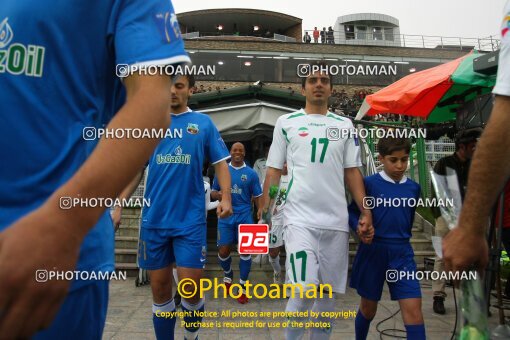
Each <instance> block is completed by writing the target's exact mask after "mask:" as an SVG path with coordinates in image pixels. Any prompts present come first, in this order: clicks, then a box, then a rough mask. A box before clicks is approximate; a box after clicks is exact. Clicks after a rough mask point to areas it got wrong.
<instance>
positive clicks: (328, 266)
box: [310, 230, 349, 340]
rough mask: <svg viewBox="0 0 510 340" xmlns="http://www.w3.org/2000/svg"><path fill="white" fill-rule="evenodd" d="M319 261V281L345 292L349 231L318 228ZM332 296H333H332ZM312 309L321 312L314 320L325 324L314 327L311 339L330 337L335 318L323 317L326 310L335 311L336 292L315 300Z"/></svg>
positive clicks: (339, 291) (334, 289)
mask: <svg viewBox="0 0 510 340" xmlns="http://www.w3.org/2000/svg"><path fill="white" fill-rule="evenodd" d="M318 232H319V239H318V242H319V244H320V247H318V262H319V282H320V283H321V284H327V285H328V286H329V287H330V288H329V287H328V289H329V290H332V292H333V293H340V294H343V293H345V287H346V285H347V272H348V269H349V233H348V232H343V231H334V230H318ZM331 296H332V297H331ZM312 311H314V312H315V313H319V314H318V315H319V317H318V318H316V319H315V320H313V321H314V322H316V323H319V322H320V323H321V324H322V325H324V326H321V327H312V328H311V329H310V339H312V340H322V339H329V337H330V336H331V332H332V329H333V326H334V321H335V320H334V318H325V317H322V316H321V315H322V313H324V312H334V311H335V297H334V294H330V295H326V294H324V297H323V298H321V299H317V300H315V303H314V305H313V307H312ZM316 315H317V314H316Z"/></svg>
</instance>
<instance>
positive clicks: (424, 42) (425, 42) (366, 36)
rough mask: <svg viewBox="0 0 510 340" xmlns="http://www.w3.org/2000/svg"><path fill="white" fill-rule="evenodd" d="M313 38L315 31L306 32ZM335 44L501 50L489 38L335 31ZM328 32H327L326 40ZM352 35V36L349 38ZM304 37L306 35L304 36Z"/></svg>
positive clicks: (493, 39)
mask: <svg viewBox="0 0 510 340" xmlns="http://www.w3.org/2000/svg"><path fill="white" fill-rule="evenodd" d="M304 32H308V33H309V34H310V36H312V43H313V41H314V40H313V30H305V31H304ZM333 32H334V33H333V37H334V44H336V45H338V44H340V45H358V44H359V45H378V46H379V45H381V46H401V47H418V48H436V49H460V50H470V49H473V48H474V49H477V50H479V51H496V50H498V49H499V45H500V40H499V39H497V38H495V37H493V36H489V37H486V38H461V37H443V36H426V35H410V34H388V33H383V32H379V33H367V32H352V33H344V32H339V31H333ZM327 33H328V31H326V36H325V40H326V39H327V35H328V34H327ZM349 34H350V36H349ZM303 35H304V34H303ZM318 43H319V44H327V42H326V41H325V42H322V41H321V39H320V36H319V42H318Z"/></svg>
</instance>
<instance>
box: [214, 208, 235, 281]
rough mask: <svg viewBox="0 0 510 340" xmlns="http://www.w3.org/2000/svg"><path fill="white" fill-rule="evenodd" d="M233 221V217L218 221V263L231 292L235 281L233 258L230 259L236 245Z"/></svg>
mask: <svg viewBox="0 0 510 340" xmlns="http://www.w3.org/2000/svg"><path fill="white" fill-rule="evenodd" d="M233 221H234V219H233V216H230V217H228V218H225V219H221V220H219V221H218V242H217V244H218V262H219V264H220V266H221V268H222V269H223V282H224V283H225V286H226V288H227V290H230V286H231V285H232V280H233V279H234V270H233V269H232V258H231V257H230V252H231V250H232V244H233V243H234V226H233V223H232V222H233ZM236 231H237V228H236Z"/></svg>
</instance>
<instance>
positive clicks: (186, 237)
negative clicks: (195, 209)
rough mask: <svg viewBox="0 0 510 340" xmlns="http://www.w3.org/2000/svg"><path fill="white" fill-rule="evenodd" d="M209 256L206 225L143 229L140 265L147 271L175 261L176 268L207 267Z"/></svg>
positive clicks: (139, 245)
mask: <svg viewBox="0 0 510 340" xmlns="http://www.w3.org/2000/svg"><path fill="white" fill-rule="evenodd" d="M206 257H207V226H206V225H205V224H199V225H196V226H190V227H186V228H166V229H156V228H143V227H142V228H141V231H140V240H139V241H138V265H139V266H140V268H143V269H147V270H156V269H162V268H166V267H168V266H170V265H171V264H172V263H174V262H175V263H176V265H177V267H186V268H197V269H202V268H204V267H205V260H206Z"/></svg>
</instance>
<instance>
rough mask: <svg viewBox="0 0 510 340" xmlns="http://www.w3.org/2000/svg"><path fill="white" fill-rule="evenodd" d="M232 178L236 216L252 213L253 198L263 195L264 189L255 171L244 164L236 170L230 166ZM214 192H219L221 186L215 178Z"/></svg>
mask: <svg viewBox="0 0 510 340" xmlns="http://www.w3.org/2000/svg"><path fill="white" fill-rule="evenodd" d="M228 170H229V171H230V178H231V180H232V184H231V185H232V188H231V193H232V210H233V211H234V214H241V213H245V212H247V211H251V198H252V196H253V197H259V196H260V195H262V187H261V186H260V181H259V177H258V175H257V173H256V172H255V170H253V169H252V168H250V167H249V166H247V165H246V164H243V165H242V166H241V167H239V168H236V167H234V166H232V164H229V166H228ZM212 189H213V190H216V191H219V190H220V186H219V184H218V179H217V178H216V177H215V178H214V181H213V186H212Z"/></svg>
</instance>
